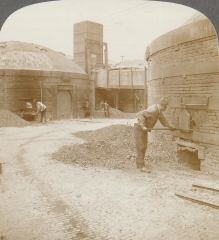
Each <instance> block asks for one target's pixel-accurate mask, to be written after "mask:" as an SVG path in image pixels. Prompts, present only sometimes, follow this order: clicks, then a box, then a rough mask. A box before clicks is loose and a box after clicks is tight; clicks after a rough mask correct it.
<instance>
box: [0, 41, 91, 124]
mask: <svg viewBox="0 0 219 240" xmlns="http://www.w3.org/2000/svg"><path fill="white" fill-rule="evenodd" d="M0 89H1V91H0V108H2V109H7V110H10V111H12V112H14V113H16V114H18V115H20V116H22V117H24V118H25V117H26V118H31V116H32V115H31V112H32V110H33V109H32V108H31V104H32V101H33V99H38V100H39V101H42V102H43V103H44V104H45V105H46V106H47V119H51V120H56V119H68V118H72V117H78V116H80V115H81V116H84V113H83V103H84V102H86V101H88V100H89V104H90V108H94V81H93V80H92V79H91V78H90V76H89V75H88V74H87V73H86V72H85V71H84V70H83V69H82V68H81V67H79V66H78V65H77V64H76V63H74V62H73V61H72V60H70V59H68V58H66V57H65V55H64V54H62V53H58V52H55V51H53V50H51V49H48V48H45V47H42V46H38V45H35V44H29V43H23V42H14V41H11V42H1V43H0ZM30 120H31V119H30ZM32 120H33V119H32Z"/></svg>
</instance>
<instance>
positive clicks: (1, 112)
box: [0, 109, 29, 127]
mask: <svg viewBox="0 0 219 240" xmlns="http://www.w3.org/2000/svg"><path fill="white" fill-rule="evenodd" d="M28 125H29V122H27V121H25V120H23V119H22V118H21V117H19V116H18V115H16V114H15V113H12V112H11V111H9V110H5V109H0V127H25V126H28Z"/></svg>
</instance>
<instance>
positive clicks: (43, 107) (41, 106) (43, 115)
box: [33, 99, 46, 123]
mask: <svg viewBox="0 0 219 240" xmlns="http://www.w3.org/2000/svg"><path fill="white" fill-rule="evenodd" d="M33 103H36V106H37V112H36V115H37V114H38V112H40V114H41V118H40V122H43V119H44V121H45V123H46V105H44V104H43V103H42V102H39V101H37V100H36V99H34V100H33Z"/></svg>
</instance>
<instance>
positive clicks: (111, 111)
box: [92, 107, 137, 119]
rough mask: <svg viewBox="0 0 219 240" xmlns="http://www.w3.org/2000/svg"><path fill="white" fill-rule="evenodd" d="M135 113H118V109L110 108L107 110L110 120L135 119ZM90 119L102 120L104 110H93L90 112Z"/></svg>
mask: <svg viewBox="0 0 219 240" xmlns="http://www.w3.org/2000/svg"><path fill="white" fill-rule="evenodd" d="M136 116H137V114H136V113H124V112H122V111H119V110H118V109H115V108H111V107H110V109H109V117H110V118H131V119H132V118H136ZM92 117H94V118H104V117H105V116H104V110H103V109H100V110H95V111H93V112H92Z"/></svg>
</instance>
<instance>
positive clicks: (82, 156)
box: [52, 125, 174, 170]
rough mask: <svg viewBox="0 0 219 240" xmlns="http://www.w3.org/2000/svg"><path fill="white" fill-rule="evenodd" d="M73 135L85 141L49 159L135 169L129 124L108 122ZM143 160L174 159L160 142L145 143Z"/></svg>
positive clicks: (86, 165) (85, 164)
mask: <svg viewBox="0 0 219 240" xmlns="http://www.w3.org/2000/svg"><path fill="white" fill-rule="evenodd" d="M75 136H77V137H80V138H83V139H85V140H86V142H85V143H83V144H77V145H72V146H63V147H62V148H61V149H60V150H59V151H57V152H55V153H54V154H53V155H52V157H53V159H56V160H59V161H62V162H64V163H66V164H73V165H79V166H82V167H88V166H92V167H106V168H108V169H126V170H128V169H133V168H135V154H136V151H135V139H134V130H133V127H132V126H129V125H112V126H109V127H105V128H102V129H99V130H95V131H84V132H78V133H76V134H75ZM146 158H147V161H150V162H154V161H155V160H156V162H157V161H168V162H171V161H173V160H174V156H173V154H172V153H170V152H169V151H168V150H167V148H166V147H165V146H164V145H163V144H160V143H149V146H148V151H147V155H146Z"/></svg>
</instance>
